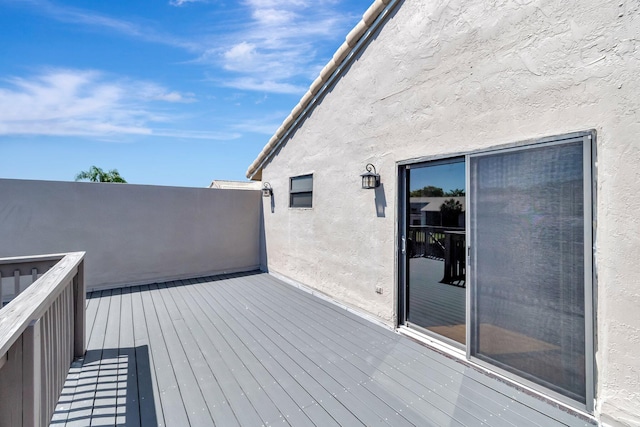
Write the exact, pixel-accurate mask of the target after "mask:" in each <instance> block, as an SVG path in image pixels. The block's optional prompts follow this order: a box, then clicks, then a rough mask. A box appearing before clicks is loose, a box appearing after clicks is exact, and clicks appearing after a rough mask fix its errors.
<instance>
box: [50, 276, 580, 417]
mask: <svg viewBox="0 0 640 427" xmlns="http://www.w3.org/2000/svg"><path fill="white" fill-rule="evenodd" d="M87 335H88V339H87V342H88V344H87V349H88V350H87V354H86V356H85V358H84V359H83V360H80V361H78V362H75V364H74V366H73V368H72V370H71V371H70V373H69V376H68V378H67V382H66V383H65V388H64V390H63V394H62V396H61V398H60V401H59V404H58V406H57V407H56V412H55V414H54V417H53V419H52V422H51V425H55V426H89V425H96V426H107V425H108V426H114V427H115V426H130V427H138V426H154V425H158V426H166V427H182V426H192V427H193V426H197V427H199V426H214V425H216V426H274V425H282V426H287V425H291V426H296V427H297V426H314V425H315V426H317V427H320V426H322V427H324V426H339V425H342V426H356V425H365V426H376V425H379V426H412V425H415V426H477V425H486V426H496V427H501V426H506V427H514V426H517V427H520V426H523V427H524V426H531V427H542V426H545V427H546V426H561V425H569V426H586V425H593V424H590V423H589V422H587V421H585V420H583V419H580V418H578V417H576V416H574V415H573V414H572V413H570V412H567V411H565V410H563V409H562V408H558V407H556V406H554V405H552V404H550V403H548V402H546V401H544V400H541V399H539V398H537V397H534V396H532V395H530V394H528V393H526V392H524V391H522V390H520V389H518V388H516V387H514V386H512V385H510V384H507V383H505V382H503V381H500V380H497V379H496V378H493V377H491V376H488V375H486V374H485V373H484V372H482V371H481V370H479V369H477V368H473V367H472V366H469V365H467V364H465V363H461V362H460V361H458V360H455V359H454V358H451V357H447V356H445V355H443V354H441V353H439V352H436V351H434V350H431V349H430V348H428V347H425V346H423V345H421V344H418V343H416V342H414V341H412V340H410V339H408V338H406V337H404V336H402V335H399V334H397V333H395V332H393V331H390V330H388V329H385V328H383V327H380V326H377V325H375V324H373V323H371V322H369V321H367V320H366V319H364V318H362V317H359V316H357V315H355V314H353V313H351V312H349V311H347V310H345V309H344V308H341V307H339V306H337V305H335V304H332V303H331V302H329V301H325V300H322V299H319V298H317V297H315V296H313V295H311V294H309V293H307V292H304V291H302V290H299V289H296V288H294V287H292V286H290V285H287V284H285V283H283V282H281V281H279V280H277V279H275V278H274V277H273V276H270V275H268V274H263V273H261V274H258V273H249V274H232V275H226V276H217V277H207V278H199V279H191V280H183V281H174V282H168V283H161V284H157V285H149V286H138V287H132V288H127V289H121V290H107V291H101V292H97V293H94V294H91V295H90V296H89V298H88V300H87Z"/></svg>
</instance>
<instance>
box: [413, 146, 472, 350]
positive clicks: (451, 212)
mask: <svg viewBox="0 0 640 427" xmlns="http://www.w3.org/2000/svg"><path fill="white" fill-rule="evenodd" d="M406 176H407V182H408V185H407V189H408V194H407V206H406V212H407V226H406V236H407V237H406V245H407V251H408V254H407V265H408V267H407V285H406V292H407V304H406V308H407V312H406V320H407V322H408V324H409V325H411V326H416V327H419V328H423V329H424V330H426V331H429V332H430V333H433V334H437V335H438V336H440V337H442V338H444V339H447V340H450V341H452V342H453V343H456V344H462V345H464V343H465V342H466V274H465V268H466V267H465V246H466V245H465V222H466V221H465V215H466V210H465V205H466V202H465V194H466V192H465V161H464V157H463V158H457V159H452V160H446V161H441V162H430V163H427V164H422V165H412V166H411V167H409V168H407V173H406Z"/></svg>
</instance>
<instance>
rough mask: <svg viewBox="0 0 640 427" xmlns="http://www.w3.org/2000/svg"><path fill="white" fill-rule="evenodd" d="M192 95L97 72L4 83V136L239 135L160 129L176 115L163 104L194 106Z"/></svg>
mask: <svg viewBox="0 0 640 427" xmlns="http://www.w3.org/2000/svg"><path fill="white" fill-rule="evenodd" d="M194 101H195V98H194V97H193V95H192V94H183V93H180V92H177V91H171V90H167V89H166V88H163V87H162V86H160V85H157V84H154V83H149V82H140V81H132V80H128V79H111V80H110V79H108V77H107V76H105V75H103V74H101V73H99V72H96V71H83V70H50V71H48V72H44V73H41V74H39V75H37V76H33V77H31V78H12V79H6V80H5V81H4V84H0V135H57V136H85V137H87V136H91V137H97V138H113V137H114V136H118V135H121V136H124V135H156V136H167V137H181V138H196V139H205V138H206V139H233V138H237V137H238V136H239V135H238V134H236V133H228V134H226V133H223V132H208V131H192V130H188V129H187V130H180V129H169V128H166V127H165V128H159V127H157V124H158V123H168V122H169V123H171V122H174V121H175V116H171V115H170V114H169V113H167V112H166V110H164V109H163V110H162V111H163V112H159V111H158V110H156V108H155V107H154V106H157V105H158V103H163V104H165V105H167V104H168V103H176V102H179V103H184V102H194Z"/></svg>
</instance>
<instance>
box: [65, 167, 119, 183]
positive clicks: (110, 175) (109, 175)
mask: <svg viewBox="0 0 640 427" xmlns="http://www.w3.org/2000/svg"><path fill="white" fill-rule="evenodd" d="M84 180H87V181H91V182H121V183H125V184H126V183H127V181H125V179H124V178H123V177H121V176H120V173H119V172H118V170H117V169H111V170H110V171H109V172H105V171H103V170H102V169H100V168H99V167H97V166H91V167H90V168H89V170H88V171H81V172H80V173H79V174H77V175H76V181H84Z"/></svg>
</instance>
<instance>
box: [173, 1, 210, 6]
mask: <svg viewBox="0 0 640 427" xmlns="http://www.w3.org/2000/svg"><path fill="white" fill-rule="evenodd" d="M206 1H207V0H171V1H169V4H170V5H171V6H177V7H180V6H184V5H185V4H189V3H205V2H206Z"/></svg>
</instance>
